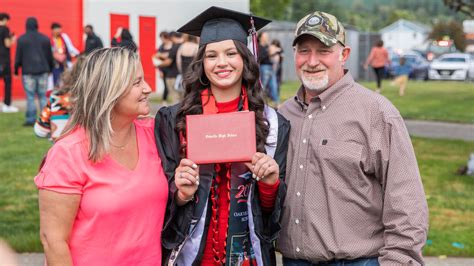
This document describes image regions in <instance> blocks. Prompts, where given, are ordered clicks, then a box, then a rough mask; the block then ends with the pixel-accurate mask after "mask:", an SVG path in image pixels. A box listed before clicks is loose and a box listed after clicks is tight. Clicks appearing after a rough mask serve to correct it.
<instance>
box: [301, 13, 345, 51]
mask: <svg viewBox="0 0 474 266" xmlns="http://www.w3.org/2000/svg"><path fill="white" fill-rule="evenodd" d="M305 34H308V35H311V36H314V37H316V38H318V39H319V40H320V41H321V42H322V43H324V44H325V45H327V46H333V45H335V44H336V43H337V42H339V43H340V44H342V46H346V32H345V30H344V26H342V24H341V22H339V21H338V20H337V18H336V17H335V16H333V15H331V14H328V13H324V12H321V11H315V12H313V13H311V14H309V15H307V16H306V17H304V18H302V19H301V20H300V21H299V22H298V24H297V25H296V31H295V38H294V40H293V46H295V45H296V43H297V40H298V38H299V37H300V36H302V35H305Z"/></svg>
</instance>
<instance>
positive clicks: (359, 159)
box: [277, 11, 428, 266]
mask: <svg viewBox="0 0 474 266" xmlns="http://www.w3.org/2000/svg"><path fill="white" fill-rule="evenodd" d="M293 46H294V47H295V50H294V56H295V69H296V74H297V76H298V78H299V79H300V81H301V83H302V84H301V86H300V88H299V89H298V91H297V93H296V95H295V97H290V98H289V99H288V100H287V101H285V102H284V103H283V104H282V106H280V108H278V111H279V112H281V114H283V115H284V116H285V117H286V118H287V119H288V120H289V121H290V123H291V127H292V132H291V134H290V141H289V143H290V145H289V148H288V165H287V172H286V173H287V175H286V182H287V186H288V192H287V195H286V198H285V202H284V204H283V210H282V219H281V225H282V230H281V234H280V238H279V239H278V242H277V248H278V249H279V250H280V252H281V253H282V255H283V265H286V266H292V265H319V264H322V265H330V266H336V265H352V266H356V265H366V266H371V265H423V264H424V262H423V255H422V249H423V246H424V244H425V241H426V237H427V233H428V207H427V203H426V197H425V193H424V191H423V184H422V182H421V176H420V172H419V170H418V165H417V162H416V157H415V152H414V151H413V146H412V144H411V141H410V136H409V135H408V132H407V129H406V127H405V123H404V121H403V118H402V117H401V116H400V113H399V112H398V110H397V109H396V108H395V107H394V106H393V104H392V103H390V101H388V100H387V99H386V98H385V97H383V96H382V95H380V94H378V93H375V92H373V91H371V90H368V89H367V88H364V87H363V86H361V85H360V84H358V83H356V82H355V81H354V79H353V77H352V75H351V73H350V72H349V71H348V70H347V69H345V64H346V62H347V60H348V58H349V55H350V52H351V48H350V47H349V46H348V45H347V43H346V34H345V30H344V26H343V25H342V24H341V22H339V21H338V19H337V18H336V17H334V16H333V15H331V14H328V13H325V12H321V11H315V12H312V13H310V14H308V15H307V16H305V17H304V18H302V19H301V20H300V21H299V22H298V24H297V27H296V30H295V37H294V40H293Z"/></svg>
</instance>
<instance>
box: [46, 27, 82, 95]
mask: <svg viewBox="0 0 474 266" xmlns="http://www.w3.org/2000/svg"><path fill="white" fill-rule="evenodd" d="M51 32H52V34H51V47H52V48H53V57H54V60H55V62H54V68H53V84H54V87H58V86H59V81H60V78H61V74H62V73H63V72H64V70H66V69H67V68H69V67H70V66H72V58H73V57H76V56H78V55H79V50H77V48H76V47H74V45H73V44H72V41H71V39H70V38H69V36H68V35H67V34H66V33H64V32H63V29H62V26H61V24H59V23H57V22H53V23H52V24H51Z"/></svg>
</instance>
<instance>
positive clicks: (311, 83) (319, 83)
mask: <svg viewBox="0 0 474 266" xmlns="http://www.w3.org/2000/svg"><path fill="white" fill-rule="evenodd" d="M301 82H302V83H303V86H304V87H305V88H306V89H307V90H310V91H313V92H316V93H318V94H320V93H322V92H323V91H325V90H326V89H327V88H328V83H329V77H328V75H327V74H326V75H324V77H323V78H322V79H309V78H306V77H305V76H304V75H301Z"/></svg>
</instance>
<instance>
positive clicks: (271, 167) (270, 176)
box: [245, 152, 280, 185]
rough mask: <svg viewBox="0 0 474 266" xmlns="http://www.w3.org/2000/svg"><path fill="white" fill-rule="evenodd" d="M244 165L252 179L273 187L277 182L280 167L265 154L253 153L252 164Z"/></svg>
mask: <svg viewBox="0 0 474 266" xmlns="http://www.w3.org/2000/svg"><path fill="white" fill-rule="evenodd" d="M245 165H247V167H248V168H249V169H250V171H252V173H253V178H255V179H256V180H257V181H259V182H263V183H265V184H268V185H273V184H275V183H276V182H277V181H278V177H279V175H280V167H279V166H278V164H277V162H276V161H275V160H274V159H273V158H272V157H270V156H269V155H266V154H265V153H261V152H257V153H255V154H254V155H253V157H252V162H251V163H245Z"/></svg>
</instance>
